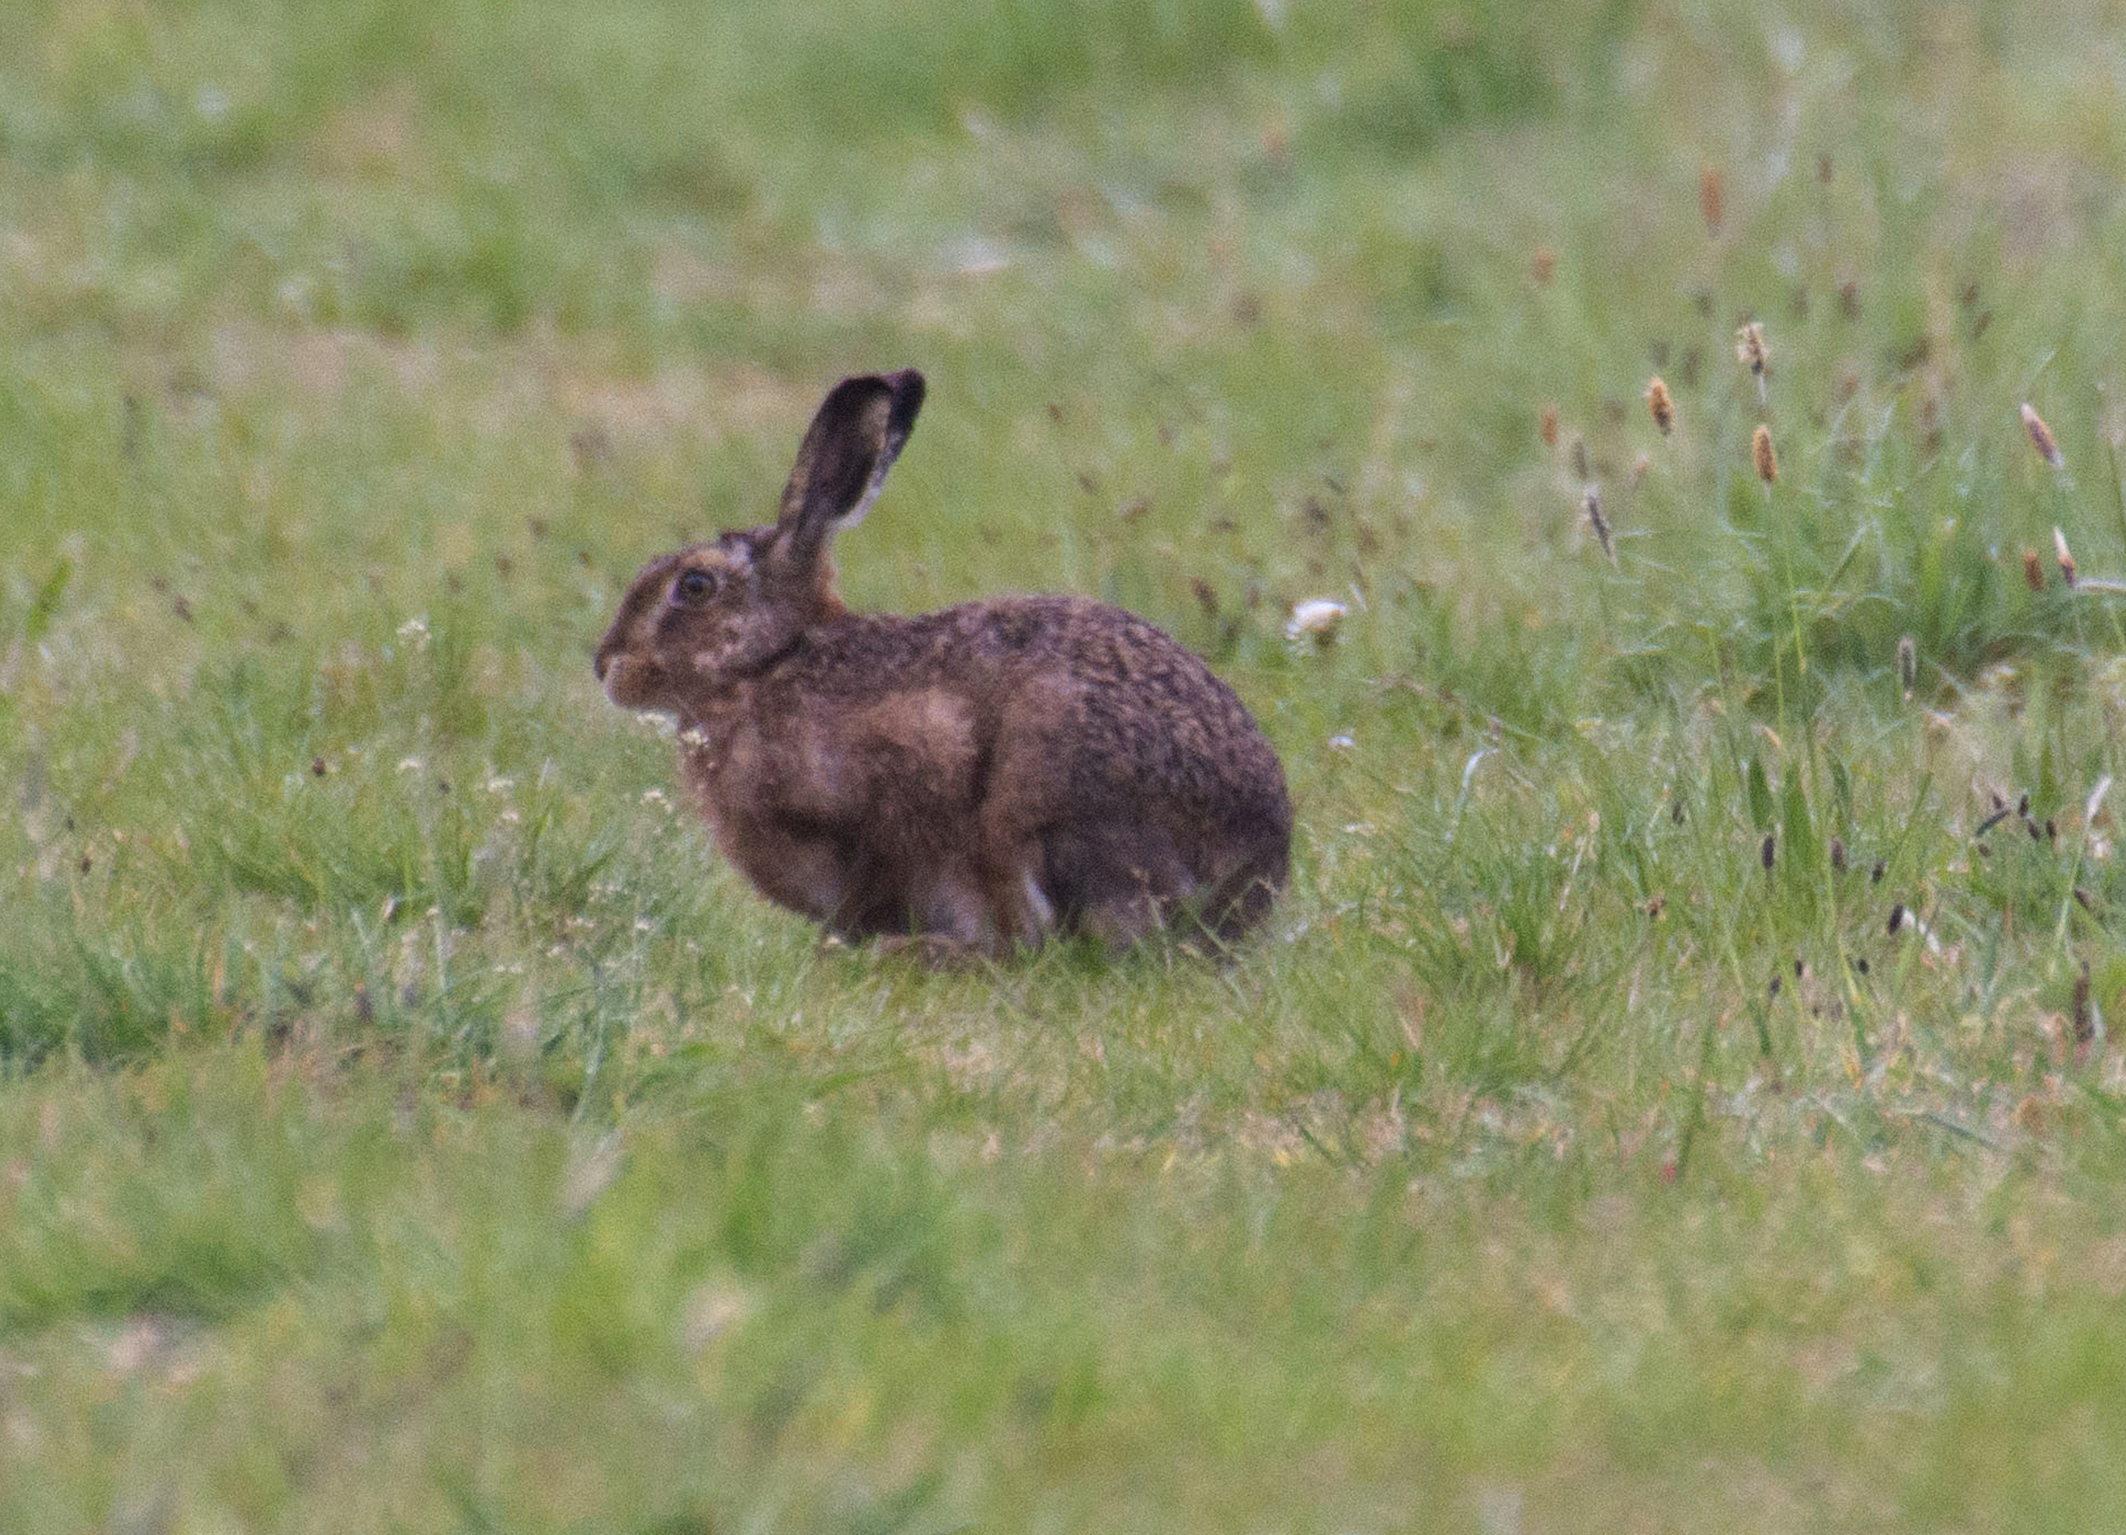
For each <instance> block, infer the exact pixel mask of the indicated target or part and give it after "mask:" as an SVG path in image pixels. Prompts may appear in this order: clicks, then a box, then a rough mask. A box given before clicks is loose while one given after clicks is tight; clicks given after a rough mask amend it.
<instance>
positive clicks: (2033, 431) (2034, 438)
mask: <svg viewBox="0 0 2126 1535" xmlns="http://www.w3.org/2000/svg"><path fill="white" fill-rule="evenodd" d="M2023 429H2024V430H2025V431H2027V432H2029V434H2030V445H2031V446H2032V447H2034V448H2036V449H2037V452H2038V457H2040V458H2042V459H2043V460H2044V461H2045V462H2046V463H2048V464H2050V465H2051V466H2052V467H2053V468H2055V469H2058V468H2060V467H2062V466H2063V465H2064V464H2065V463H2066V460H2065V459H2064V458H2062V457H2061V456H2060V445H2059V442H2058V441H2057V439H2055V438H2054V437H2053V435H2052V428H2051V427H2049V426H2047V425H2045V418H2044V417H2043V416H2041V415H2039V414H2038V413H2037V412H2036V411H2034V410H2032V409H2031V408H2030V402H2029V401H2028V400H2025V401H2024V402H2023Z"/></svg>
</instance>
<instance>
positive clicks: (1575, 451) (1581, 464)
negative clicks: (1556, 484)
mask: <svg viewBox="0 0 2126 1535" xmlns="http://www.w3.org/2000/svg"><path fill="white" fill-rule="evenodd" d="M1593 472H1594V471H1593V470H1592V469H1591V468H1590V467H1589V466H1588V462H1587V439H1586V438H1584V437H1575V438H1573V440H1572V473H1573V477H1574V478H1575V479H1581V480H1584V479H1586V478H1587V477H1588V476H1589V475H1591V474H1592V473H1593Z"/></svg>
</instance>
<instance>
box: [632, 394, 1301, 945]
mask: <svg viewBox="0 0 2126 1535" xmlns="http://www.w3.org/2000/svg"><path fill="white" fill-rule="evenodd" d="M922 397H923V382H922V378H921V376H920V375H919V374H916V373H913V372H907V373H897V374H892V375H889V376H886V377H883V378H878V377H860V378H851V379H845V380H843V382H842V383H841V384H840V385H838V386H837V387H836V388H835V389H834V390H833V391H832V392H831V393H830V394H829V395H828V396H827V399H826V401H825V402H824V403H823V404H822V405H821V407H820V412H819V416H818V417H817V419H815V420H814V422H813V424H812V427H811V430H810V431H808V432H807V433H806V436H805V441H804V444H803V446H802V447H801V448H800V449H799V452H798V463H797V468H796V470H795V471H794V472H793V473H792V475H791V478H790V484H789V487H788V488H787V489H786V490H785V491H784V494H783V505H782V514H781V517H780V519H779V520H778V521H777V523H776V524H775V526H774V527H771V528H752V529H748V530H745V531H743V532H732V533H725V534H722V535H721V536H720V537H718V538H717V539H716V540H715V541H713V542H711V543H705V544H697V545H694V546H693V547H691V548H688V549H683V550H680V551H679V552H677V553H675V554H669V555H666V556H664V557H663V558H661V559H658V560H654V561H652V562H651V563H650V564H648V565H646V566H644V567H643V569H642V572H641V573H640V574H639V575H637V576H636V578H635V582H634V585H633V586H632V587H631V588H630V590H629V592H628V594H627V597H626V598H625V599H624V600H623V602H622V603H621V607H620V612H619V614H618V616H617V617H615V619H614V620H613V624H612V627H611V629H610V630H609V631H608V632H607V633H606V636H605V638H604V640H603V641H602V642H601V643H600V644H599V647H598V656H597V663H596V666H597V672H598V676H599V678H600V679H601V680H602V681H603V682H604V683H605V687H606V692H607V693H608V695H609V696H610V697H611V698H612V700H613V701H614V702H615V703H617V704H620V705H623V706H624V707H628V708H635V709H649V710H658V711H662V712H665V713H669V714H671V715H673V716H674V717H675V718H676V719H677V720H678V722H679V725H680V741H681V764H682V769H683V772H684V774H685V777H686V780H687V783H688V785H689V787H690V788H691V789H692V790H693V793H694V796H695V798H696V801H697V803H698V804H699V806H700V808H701V811H702V813H703V815H704V816H705V817H706V818H707V820H708V822H709V825H710V827H711V829H712V830H713V832H714V834H715V837H716V841H717V845H718V846H719V847H720V848H721V849H722V850H723V852H724V853H725V855H726V856H728V857H729V858H730V859H731V861H732V862H733V863H735V864H737V865H738V867H739V868H740V869H741V870H743V871H744V872H745V874H746V877H747V878H749V879H750V880H752V881H753V883H754V884H755V885H756V886H757V887H758V888H759V889H760V891H761V893H762V894H764V895H766V896H767V897H768V898H769V899H770V900H773V901H775V902H777V903H778V904H780V905H783V906H787V907H789V908H791V909H792V910H795V911H800V912H803V913H805V914H806V915H808V916H811V917H813V918H815V919H817V920H818V921H820V922H822V923H825V924H826V925H827V927H828V928H829V929H830V930H831V931H833V932H836V933H838V934H841V935H843V936H845V937H849V938H862V937H868V936H872V935H881V934H883V935H933V936H935V937H938V938H942V939H945V940H948V941H950V942H952V943H956V944H962V945H966V946H968V947H971V948H978V949H981V950H983V951H984V952H987V953H991V954H1001V953H1004V952H1008V951H1009V950H1010V949H1012V948H1014V947H1017V946H1025V947H1034V946H1037V945H1039V944H1040V943H1041V942H1042V940H1043V939H1044V938H1045V937H1046V936H1047V935H1048V934H1049V933H1051V932H1058V931H1060V932H1066V933H1068V932H1084V933H1088V934H1091V935H1093V936H1095V937H1098V938H1101V939H1103V940H1105V941H1106V942H1108V943H1110V944H1112V945H1115V946H1121V945H1126V944H1128V943H1131V942H1134V941H1135V940H1136V939H1138V938H1140V937H1142V936H1144V935H1145V934H1146V933H1147V932H1149V931H1151V930H1152V929H1153V928H1155V927H1157V926H1159V925H1161V924H1162V923H1165V922H1167V921H1168V920H1170V919H1172V918H1173V917H1175V916H1176V915H1183V916H1185V917H1186V918H1187V919H1188V920H1189V921H1190V922H1191V923H1192V924H1194V925H1196V926H1198V927H1200V928H1201V929H1202V930H1203V931H1206V932H1209V933H1211V934H1213V935H1215V936H1216V937H1218V938H1220V939H1226V938H1232V937H1235V936H1238V935H1239V934H1240V933H1241V932H1242V931H1243V930H1245V929H1246V928H1247V927H1249V926H1250V925H1251V924H1253V923H1254V922H1256V921H1257V920H1259V919H1260V918H1261V917H1262V915H1263V914H1264V913H1265V912H1266V911H1267V910H1268V909H1269V906H1270V903H1271V901H1272V900H1273V899H1274V897H1275V895H1276V893H1277V891H1278V890H1279V889H1281V888H1282V887H1283V885H1284V882H1285V879H1286V875H1287V871H1288V866H1289V850H1290V844H1291V830H1292V811H1291V806H1290V803H1289V801H1288V800H1287V798H1286V795H1285V785H1284V772H1283V770H1282V768H1281V767H1280V766H1279V765H1278V762H1277V757H1276V754H1275V753H1274V752H1273V751H1272V750H1271V749H1270V744H1269V742H1268V741H1267V740H1265V739H1264V737H1263V735H1262V732H1261V730H1260V729H1259V728H1257V726H1256V724H1255V721H1254V720H1253V718H1252V717H1250V716H1249V714H1248V712H1247V710H1246V708H1245V707H1243V706H1242V704H1241V702H1240V700H1239V699H1238V698H1236V697H1235V696H1234V695H1233V692H1232V690H1231V689H1230V688H1228V687H1226V685H1225V684H1224V683H1222V682H1220V681H1219V680H1218V679H1217V678H1216V677H1215V676H1213V675H1212V674H1211V672H1210V670H1209V668H1207V667H1206V666H1205V665H1204V664H1203V663H1202V662H1201V661H1200V660H1198V659H1197V658H1196V657H1195V656H1193V655H1191V654H1189V653H1188V652H1187V651H1186V650H1184V649H1182V648H1181V646H1179V645H1178V644H1176V643H1175V642H1174V641H1173V640H1172V639H1170V638H1168V637H1167V636H1166V635H1165V634H1163V633H1162V632H1160V631H1159V630H1158V629H1156V628H1154V627H1153V626H1152V625H1150V624H1148V623H1146V622H1144V620H1142V619H1140V618H1137V617H1135V616H1133V615H1132V614H1129V613H1126V612H1123V611H1122V610H1121V609H1119V608H1113V607H1109V606H1107V605H1105V604H1103V603H1098V602H1092V601H1089V600H1087V599H1084V598H1079V597H1000V598H993V599H990V600H988V601H983V602H971V603H966V604H963V605H962V606H960V607H955V608H947V609H945V610H944V611H942V612H937V613H926V614H922V615H920V616H916V617H899V616H894V615H889V614H854V613H851V612H850V611H849V610H848V609H847V608H846V607H844V606H843V604H842V601H841V599H840V597H839V596H838V595H837V594H836V592H835V590H834V576H833V567H832V564H831V562H830V561H829V559H828V557H827V554H826V541H827V538H828V536H829V535H830V534H831V533H832V532H834V531H835V530H837V529H839V528H843V527H849V526H853V525H854V524H855V523H856V522H857V521H858V520H860V519H861V517H862V516H863V514H864V512H865V511H866V510H867V509H868V507H869V504H870V500H871V498H872V497H874V496H875V495H876V494H877V492H878V488H879V486H880V485H881V484H882V483H883V481H884V477H885V473H886V470H887V469H888V468H889V467H890V466H891V464H892V462H893V459H894V456H895V455H896V454H897V453H898V452H899V450H900V446H901V444H902V442H904V441H905V440H906V438H907V434H908V430H909V428H910V427H911V426H912V425H913V423H914V419H915V414H916V411H917V410H918V409H919V408H920V406H921V403H922Z"/></svg>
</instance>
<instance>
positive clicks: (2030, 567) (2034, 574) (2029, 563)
mask: <svg viewBox="0 0 2126 1535" xmlns="http://www.w3.org/2000/svg"><path fill="white" fill-rule="evenodd" d="M2023 585H2025V586H2027V587H2029V588H2030V590H2032V591H2033V592H2041V591H2043V590H2044V589H2045V565H2044V562H2043V561H2042V560H2040V559H2039V558H2038V557H2037V551H2036V550H2035V549H2025V550H2024V551H2023Z"/></svg>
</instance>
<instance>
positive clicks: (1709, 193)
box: [1698, 165, 1727, 235]
mask: <svg viewBox="0 0 2126 1535" xmlns="http://www.w3.org/2000/svg"><path fill="white" fill-rule="evenodd" d="M1698 211H1699V212H1700V213H1702V214H1704V215H1705V232H1706V233H1707V234H1710V235H1717V234H1718V233H1720V225H1721V223H1722V222H1723V221H1724V220H1725V219H1726V217H1727V188H1726V185H1725V184H1724V183H1723V182H1722V181H1721V179H1720V173H1719V172H1718V171H1716V170H1714V169H1713V168H1712V167H1711V166H1710V165H1708V166H1707V167H1705V169H1704V170H1702V171H1700V172H1698Z"/></svg>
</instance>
